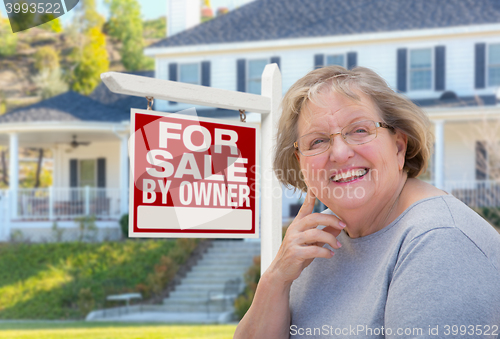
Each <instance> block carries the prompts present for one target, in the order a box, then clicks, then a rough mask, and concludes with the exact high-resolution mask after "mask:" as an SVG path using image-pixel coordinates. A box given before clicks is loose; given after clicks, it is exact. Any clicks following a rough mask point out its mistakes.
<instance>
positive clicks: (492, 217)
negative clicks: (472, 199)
mask: <svg viewBox="0 0 500 339" xmlns="http://www.w3.org/2000/svg"><path fill="white" fill-rule="evenodd" d="M474 210H475V211H476V212H477V213H478V214H479V215H480V216H482V217H483V218H484V219H485V220H486V221H487V222H489V223H490V224H491V225H493V226H495V227H497V228H500V207H481V208H475V209H474Z"/></svg>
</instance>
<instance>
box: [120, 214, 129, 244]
mask: <svg viewBox="0 0 500 339" xmlns="http://www.w3.org/2000/svg"><path fill="white" fill-rule="evenodd" d="M120 228H121V230H122V234H123V237H124V238H125V239H126V238H128V213H127V214H124V215H122V217H121V218H120Z"/></svg>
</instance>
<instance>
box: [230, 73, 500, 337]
mask: <svg viewBox="0 0 500 339" xmlns="http://www.w3.org/2000/svg"><path fill="white" fill-rule="evenodd" d="M282 107H283V114H282V116H281V118H280V122H279V126H278V134H277V152H276V156H275V160H274V165H275V166H274V167H275V172H276V174H277V176H278V178H279V179H280V180H281V182H282V183H284V184H286V185H291V186H293V187H296V188H298V189H300V190H302V191H305V192H307V195H306V197H305V202H304V204H303V205H302V208H301V210H300V211H299V213H298V215H297V217H296V218H295V220H294V221H293V222H292V223H291V225H290V226H289V227H288V230H287V232H286V235H285V238H284V240H283V243H282V245H281V248H280V249H279V252H278V254H277V256H276V258H275V259H274V261H273V262H272V263H271V265H270V267H269V268H268V269H267V270H266V272H264V274H263V275H262V277H261V280H260V282H259V285H258V288H257V291H256V294H255V298H254V301H253V303H252V306H251V307H250V309H249V311H248V312H247V314H246V315H245V317H244V318H243V319H242V320H241V322H240V324H239V325H238V328H237V330H236V333H235V338H251V337H252V338H272V339H275V338H288V337H292V338H325V337H337V338H346V337H349V338H350V337H358V338H371V337H381V338H384V337H387V338H402V337H412V338H427V337H433V338H436V337H438V338H443V337H446V338H452V337H481V338H482V337H485V338H486V337H494V338H496V337H497V336H498V335H499V333H500V330H499V328H498V326H499V325H500V272H499V268H500V235H499V234H498V233H497V232H496V231H495V230H494V229H493V228H492V227H491V226H490V225H489V224H488V223H487V222H486V221H484V220H483V219H482V218H481V217H480V216H479V215H477V214H476V213H475V212H473V211H472V210H471V209H469V208H468V207H467V206H466V205H464V204H463V203H461V202H460V201H459V200H457V199H456V198H455V197H453V196H452V195H450V194H448V193H446V192H444V191H442V190H440V189H437V188H436V187H434V186H432V185H429V184H427V183H425V182H423V181H421V180H419V179H417V178H416V177H417V176H418V175H419V174H420V173H422V172H423V171H424V170H425V168H426V166H427V163H428V159H429V157H430V149H431V145H432V135H431V133H430V122H429V120H428V118H427V117H426V116H425V114H424V113H423V112H422V111H421V110H420V109H419V108H418V107H417V106H415V105H414V104H413V103H412V102H410V101H409V100H407V99H405V98H404V97H402V96H400V95H398V94H396V93H394V92H393V91H392V90H391V89H390V88H389V87H388V86H387V84H386V83H385V81H384V80H383V79H382V78H381V77H380V76H378V75H377V74H376V73H375V72H373V71H371V70H369V69H367V68H363V67H357V68H354V69H352V70H346V69H344V68H342V67H338V66H331V67H324V68H320V69H317V70H314V71H312V72H310V73H309V74H307V75H306V76H304V77H303V78H302V79H300V80H298V81H297V82H296V83H295V84H294V85H293V86H292V87H291V88H290V89H289V91H288V92H287V94H286V95H285V97H284V99H283V102H282ZM298 174H300V175H298ZM316 198H318V199H319V200H320V201H322V202H323V203H324V204H325V205H326V207H328V209H327V210H326V211H325V212H323V213H313V207H314V202H315V200H316Z"/></svg>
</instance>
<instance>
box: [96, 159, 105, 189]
mask: <svg viewBox="0 0 500 339" xmlns="http://www.w3.org/2000/svg"><path fill="white" fill-rule="evenodd" d="M97 187H99V188H104V187H106V158H98V159H97Z"/></svg>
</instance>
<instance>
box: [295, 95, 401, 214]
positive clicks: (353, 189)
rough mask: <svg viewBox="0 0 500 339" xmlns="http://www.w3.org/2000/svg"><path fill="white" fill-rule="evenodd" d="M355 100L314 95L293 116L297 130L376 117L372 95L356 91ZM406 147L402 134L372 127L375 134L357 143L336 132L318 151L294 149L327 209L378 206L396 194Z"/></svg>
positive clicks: (334, 127) (332, 129)
mask: <svg viewBox="0 0 500 339" xmlns="http://www.w3.org/2000/svg"><path fill="white" fill-rule="evenodd" d="M357 94H358V95H359V97H360V98H361V101H354V100H351V99H350V98H347V97H346V96H344V95H341V94H338V93H334V92H333V93H332V92H330V93H324V94H319V95H318V100H316V101H317V102H318V103H321V104H320V105H317V104H315V103H312V102H309V104H308V105H307V107H306V109H304V110H303V111H302V112H301V113H300V116H299V120H298V126H297V131H298V136H299V137H301V136H303V135H305V134H309V133H313V132H320V133H325V134H333V133H337V132H340V131H341V129H342V128H343V127H345V126H347V125H349V124H352V123H354V122H357V121H362V120H373V121H375V122H381V121H382V119H381V118H380V115H379V113H378V111H377V108H376V106H375V105H374V103H373V102H372V100H371V99H370V98H369V97H368V96H366V95H364V94H361V93H360V92H357ZM405 153H406V136H405V135H404V134H402V133H401V132H399V131H397V132H396V133H393V132H392V131H391V130H389V129H387V128H381V127H379V128H377V137H376V138H375V139H373V140H371V141H370V142H368V143H365V144H362V145H350V144H347V143H346V142H345V140H344V139H343V138H342V136H341V135H340V134H337V135H335V136H334V137H333V144H332V145H331V147H330V149H329V150H327V151H326V152H324V153H321V154H319V155H315V156H309V157H306V156H303V155H302V154H300V153H299V152H297V157H298V159H299V161H300V167H301V170H302V171H303V174H304V177H305V182H306V185H307V186H308V188H309V189H311V188H312V189H313V193H315V194H316V196H317V197H318V199H320V200H321V201H322V202H323V203H324V204H325V205H326V206H328V207H329V208H330V209H332V210H334V211H335V210H338V209H339V208H340V209H356V208H360V207H369V206H370V204H372V205H373V206H379V204H380V203H383V202H387V201H389V200H390V198H391V195H392V194H396V191H397V187H398V183H399V180H400V179H401V178H402V176H401V175H400V173H401V171H402V169H403V166H404V158H405Z"/></svg>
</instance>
